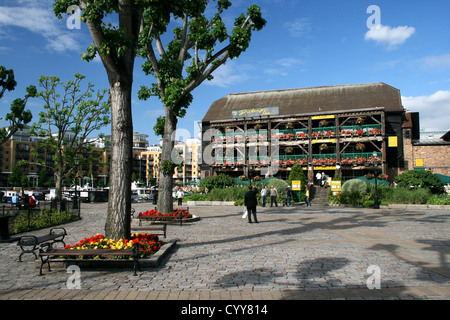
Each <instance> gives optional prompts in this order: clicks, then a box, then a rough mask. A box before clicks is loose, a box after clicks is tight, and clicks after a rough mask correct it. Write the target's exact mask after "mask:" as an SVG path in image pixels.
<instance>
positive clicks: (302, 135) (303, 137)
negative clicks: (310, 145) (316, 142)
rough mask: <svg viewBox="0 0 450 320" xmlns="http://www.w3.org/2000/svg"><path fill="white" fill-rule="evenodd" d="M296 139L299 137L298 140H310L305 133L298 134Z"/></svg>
mask: <svg viewBox="0 0 450 320" xmlns="http://www.w3.org/2000/svg"><path fill="white" fill-rule="evenodd" d="M296 137H297V139H305V138H308V134H307V133H305V132H297V133H296Z"/></svg>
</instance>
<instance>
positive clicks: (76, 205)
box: [73, 156, 78, 209]
mask: <svg viewBox="0 0 450 320" xmlns="http://www.w3.org/2000/svg"><path fill="white" fill-rule="evenodd" d="M74 163H75V168H76V170H77V171H78V156H75V158H74ZM77 177H78V172H76V173H75V196H74V197H73V199H74V201H73V209H78V196H77Z"/></svg>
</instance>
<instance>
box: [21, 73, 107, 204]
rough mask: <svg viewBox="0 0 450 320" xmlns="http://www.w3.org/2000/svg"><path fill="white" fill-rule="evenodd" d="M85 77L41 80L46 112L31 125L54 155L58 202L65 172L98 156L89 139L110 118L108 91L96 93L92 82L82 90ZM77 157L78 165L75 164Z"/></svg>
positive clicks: (40, 161)
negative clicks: (63, 81) (64, 80)
mask: <svg viewBox="0 0 450 320" xmlns="http://www.w3.org/2000/svg"><path fill="white" fill-rule="evenodd" d="M84 78H85V77H84V76H83V75H81V74H75V79H74V80H73V81H67V82H66V83H62V82H61V81H60V79H59V78H58V77H41V78H40V79H39V86H40V87H41V88H42V89H43V91H41V92H39V93H38V97H40V98H41V99H42V100H43V101H44V106H43V107H44V110H45V111H43V112H40V113H39V121H38V122H37V123H34V124H33V125H32V126H31V130H30V133H31V134H33V135H37V136H39V137H41V138H42V140H40V141H39V145H40V147H42V148H44V149H46V150H47V152H48V153H50V154H52V155H53V161H54V164H53V165H52V166H51V169H52V170H53V171H54V173H55V177H56V182H55V183H56V199H57V201H59V200H60V199H61V196H62V190H61V187H62V180H63V178H64V177H65V175H66V174H67V173H68V172H70V171H77V170H78V166H83V165H84V164H86V163H88V162H89V161H91V160H92V158H93V157H95V156H96V155H95V154H94V153H92V152H91V150H92V146H91V144H90V143H89V142H87V140H86V139H87V138H88V137H89V135H90V134H91V133H93V132H95V131H97V130H99V129H101V128H102V127H104V126H106V125H108V124H109V121H110V120H109V110H110V107H109V103H108V102H105V101H104V95H105V93H106V90H103V91H100V90H98V91H97V92H94V89H93V88H94V86H93V85H92V84H91V83H89V84H88V85H87V86H86V87H85V88H84V89H83V90H82V89H81V86H80V83H81V81H82V80H83V79H84ZM60 90H62V92H61V94H60V93H59V91H60ZM82 151H83V152H82ZM32 153H35V151H34V152H32ZM34 156H35V158H36V159H38V160H37V162H36V164H37V165H40V166H44V167H47V168H49V166H47V164H46V162H44V161H43V160H42V159H41V160H40V159H39V158H38V157H37V155H36V154H34ZM76 158H78V160H79V163H78V164H76V163H75V159H76Z"/></svg>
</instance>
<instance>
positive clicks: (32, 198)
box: [29, 194, 38, 209]
mask: <svg viewBox="0 0 450 320" xmlns="http://www.w3.org/2000/svg"><path fill="white" fill-rule="evenodd" d="M29 201H30V208H32V209H33V208H36V205H37V204H38V201H37V200H36V197H35V196H34V194H31V196H30V199H29Z"/></svg>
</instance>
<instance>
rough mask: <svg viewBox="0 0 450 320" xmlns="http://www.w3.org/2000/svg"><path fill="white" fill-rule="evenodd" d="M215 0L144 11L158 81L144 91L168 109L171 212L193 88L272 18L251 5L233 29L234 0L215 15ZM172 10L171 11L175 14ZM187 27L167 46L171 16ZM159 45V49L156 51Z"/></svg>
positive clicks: (145, 47) (165, 149) (166, 171)
mask: <svg viewBox="0 0 450 320" xmlns="http://www.w3.org/2000/svg"><path fill="white" fill-rule="evenodd" d="M208 2H209V1H205V0H191V1H173V2H169V3H167V4H166V3H164V4H162V5H160V6H150V7H149V8H147V9H146V10H145V11H144V19H143V30H142V32H141V36H140V38H139V51H138V53H139V54H140V55H141V56H142V57H144V58H145V62H144V63H143V70H144V72H145V73H146V74H150V75H152V76H154V78H155V79H156V83H153V84H152V85H151V86H149V87H146V86H143V87H141V89H140V90H139V98H140V99H148V98H149V97H151V96H157V97H158V98H159V99H160V100H161V101H162V103H163V105H164V108H165V117H164V126H162V125H161V124H162V123H163V121H162V119H158V123H159V125H157V126H156V128H159V130H157V131H158V132H157V134H161V135H162V136H163V145H162V157H161V160H162V165H161V172H160V179H159V181H160V183H159V197H158V210H159V211H161V212H164V213H166V212H171V211H172V209H173V201H172V175H173V171H174V168H175V166H176V163H174V161H173V158H174V155H173V150H174V137H173V135H174V132H175V131H176V127H177V121H178V118H180V117H183V116H184V115H185V114H186V109H187V108H188V107H189V105H190V104H191V102H192V100H193V96H192V91H193V90H194V89H195V88H197V87H198V86H200V85H201V84H202V83H203V82H204V81H205V80H212V78H213V76H212V75H213V72H214V71H215V70H217V68H219V67H220V66H221V65H223V64H224V63H225V62H226V61H227V60H228V59H236V58H238V57H239V56H240V55H241V53H243V52H244V51H245V50H246V49H247V48H248V46H249V44H250V41H251V37H252V32H253V31H259V30H261V29H262V28H263V27H264V26H265V24H266V21H265V20H264V19H263V18H262V15H261V10H260V8H259V7H258V6H256V5H252V6H250V7H248V9H247V12H246V14H243V13H242V14H241V15H240V16H239V17H237V18H236V19H235V22H234V27H233V28H232V30H231V31H228V30H227V27H226V25H225V23H224V21H223V19H222V14H223V12H224V10H226V9H228V8H229V7H230V6H231V2H230V1H228V0H219V1H217V11H216V13H215V14H214V16H213V17H212V18H211V19H208V18H207V17H206V15H205V11H206V8H207V5H208ZM169 13H170V14H169ZM172 17H173V18H174V19H175V20H179V21H180V24H181V27H180V26H176V27H175V28H174V29H173V36H172V39H173V40H171V41H170V42H169V43H167V45H166V46H164V44H163V41H162V38H163V36H164V37H165V38H166V37H167V36H168V35H167V33H168V32H167V28H168V25H169V24H170V23H171V18H172ZM155 49H156V50H155Z"/></svg>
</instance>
